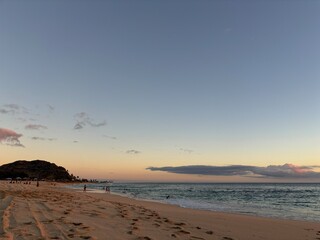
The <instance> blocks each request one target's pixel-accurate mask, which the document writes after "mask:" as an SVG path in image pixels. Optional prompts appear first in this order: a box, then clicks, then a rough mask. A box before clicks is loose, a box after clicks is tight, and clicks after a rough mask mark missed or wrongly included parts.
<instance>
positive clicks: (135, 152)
mask: <svg viewBox="0 0 320 240" xmlns="http://www.w3.org/2000/svg"><path fill="white" fill-rule="evenodd" d="M126 153H127V154H139V153H141V152H140V151H138V150H134V149H131V150H127V151H126Z"/></svg>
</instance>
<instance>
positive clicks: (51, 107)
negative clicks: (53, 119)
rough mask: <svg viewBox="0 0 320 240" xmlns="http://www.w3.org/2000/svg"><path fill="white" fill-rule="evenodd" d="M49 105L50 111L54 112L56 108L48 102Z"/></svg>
mask: <svg viewBox="0 0 320 240" xmlns="http://www.w3.org/2000/svg"><path fill="white" fill-rule="evenodd" d="M47 106H48V109H49V111H50V112H53V111H54V109H55V108H54V107H53V106H52V105H50V104H47Z"/></svg>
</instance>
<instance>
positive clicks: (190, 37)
mask: <svg viewBox="0 0 320 240" xmlns="http://www.w3.org/2000/svg"><path fill="white" fill-rule="evenodd" d="M319 11H320V2H319V1H312V0H310V1H289V0H287V1H255V0H252V1H232V0H225V1H222V0H220V1H219V0H217V1H206V0H204V1H196V0H193V1H190V0H161V1H156V0H151V1H147V0H135V1H132V0H114V1H112V0H110V1H98V0H94V1H89V0H86V1H83V0H79V1H54V0H48V1H40V0H38V1H35V0H33V1H32V0H31V1H22V0H20V1H18V0H17V1H15V0H14V1H0V164H5V163H9V162H13V161H15V160H21V159H24V160H34V159H42V160H47V161H50V162H53V163H56V164H57V165H61V166H63V167H65V168H66V169H68V170H69V172H70V173H73V174H74V175H76V176H80V177H83V178H98V179H112V180H115V181H179V182H184V181H185V182H189V181H193V182H237V181H249V182H251V181H260V182H261V181H276V182H282V181H316V182H319V180H320V168H319V165H320V147H319V146H320V124H319V123H320V67H319V64H320V45H319V42H320V15H319Z"/></svg>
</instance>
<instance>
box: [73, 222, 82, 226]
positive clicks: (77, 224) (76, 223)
mask: <svg viewBox="0 0 320 240" xmlns="http://www.w3.org/2000/svg"><path fill="white" fill-rule="evenodd" d="M72 224H73V225H75V226H80V225H82V223H79V222H74V223H72Z"/></svg>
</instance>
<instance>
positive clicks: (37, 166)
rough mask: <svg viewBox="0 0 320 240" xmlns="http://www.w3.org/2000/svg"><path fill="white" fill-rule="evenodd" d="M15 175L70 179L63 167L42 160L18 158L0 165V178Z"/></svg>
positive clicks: (15, 176) (60, 179)
mask: <svg viewBox="0 0 320 240" xmlns="http://www.w3.org/2000/svg"><path fill="white" fill-rule="evenodd" d="M17 177H21V178H32V179H34V178H38V179H47V180H58V181H70V180H71V179H72V177H71V176H70V174H69V173H68V171H67V170H66V169H65V168H64V167H60V166H57V165H56V164H54V163H50V162H47V161H43V160H33V161H25V160H19V161H16V162H13V163H8V164H4V165H2V166H0V179H6V178H17Z"/></svg>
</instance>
